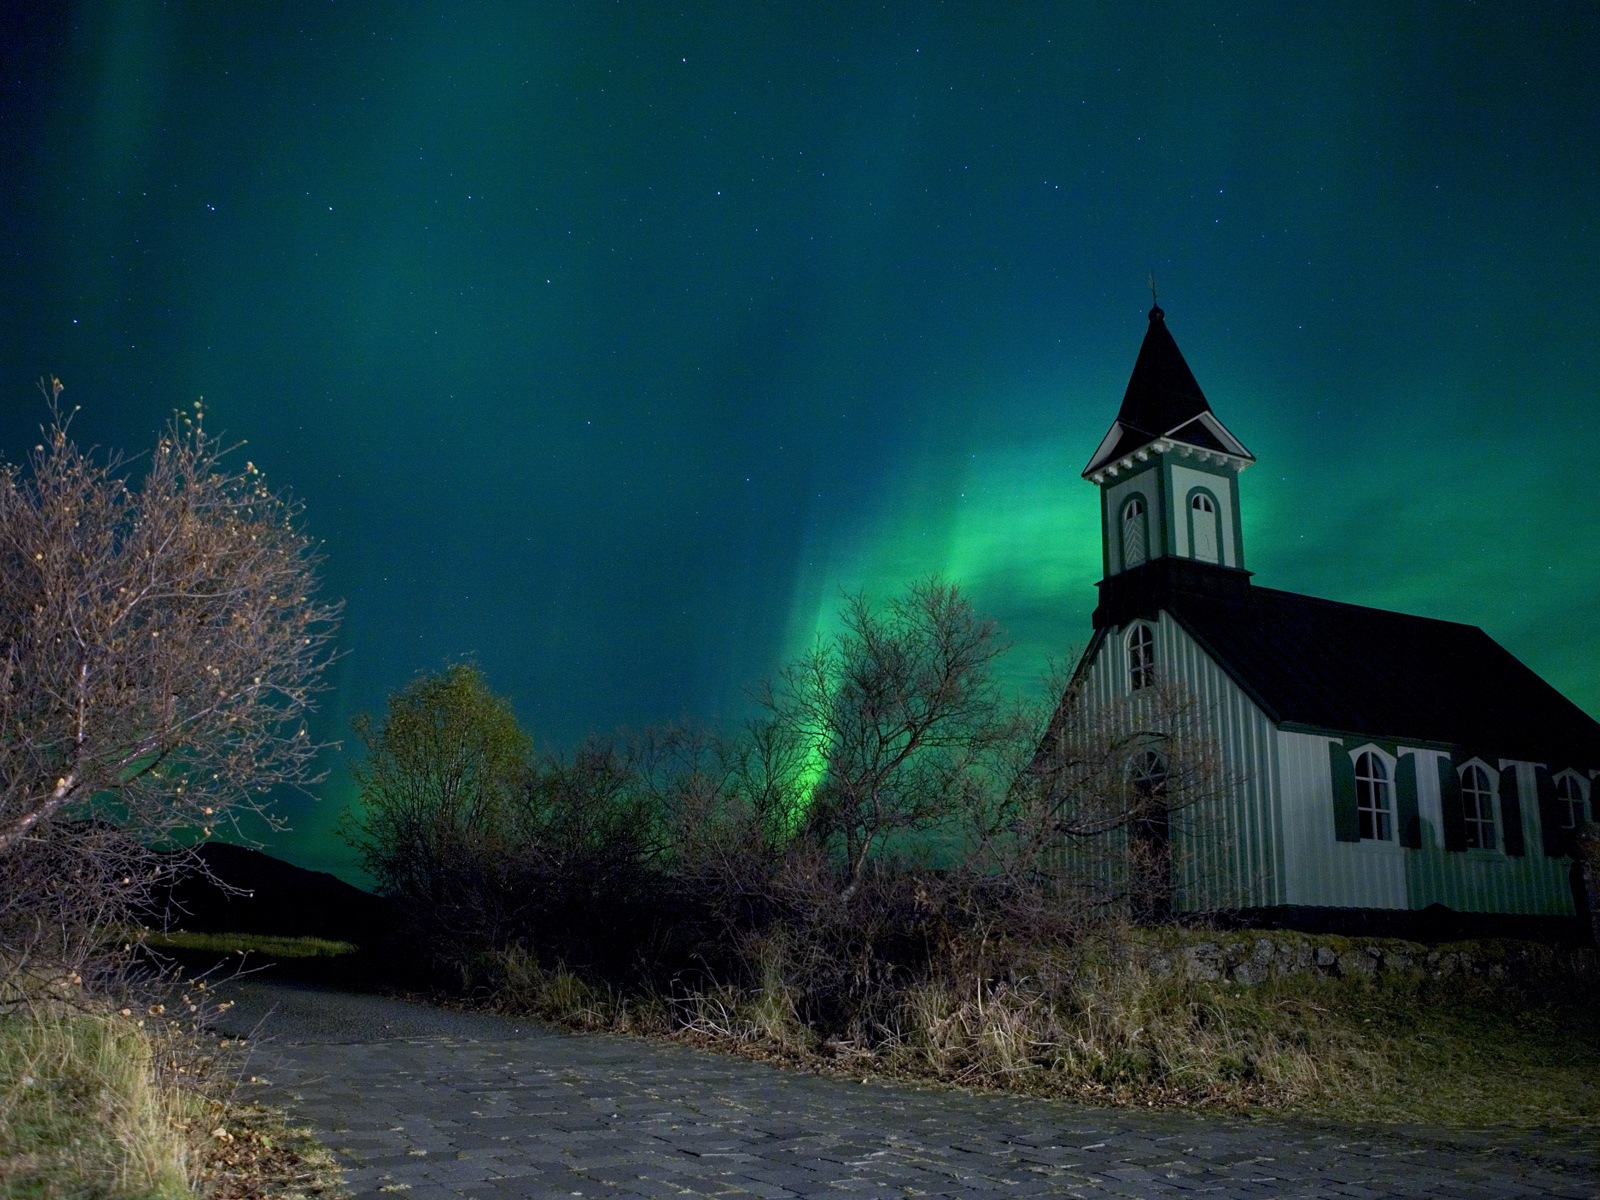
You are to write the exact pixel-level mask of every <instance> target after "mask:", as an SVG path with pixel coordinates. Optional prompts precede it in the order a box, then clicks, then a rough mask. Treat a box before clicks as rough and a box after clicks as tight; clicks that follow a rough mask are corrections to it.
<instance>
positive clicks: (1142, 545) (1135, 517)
mask: <svg viewBox="0 0 1600 1200" xmlns="http://www.w3.org/2000/svg"><path fill="white" fill-rule="evenodd" d="M1149 555H1150V551H1149V538H1148V536H1147V533H1146V528H1145V511H1144V500H1143V498H1142V497H1139V496H1135V497H1133V498H1132V499H1131V500H1129V501H1128V502H1127V503H1126V504H1124V505H1123V506H1122V566H1123V569H1124V570H1126V569H1127V568H1129V567H1137V566H1139V565H1140V564H1141V563H1143V562H1144V561H1145V559H1146V558H1148V557H1149Z"/></svg>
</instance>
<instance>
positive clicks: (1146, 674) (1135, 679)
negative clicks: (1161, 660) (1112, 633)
mask: <svg viewBox="0 0 1600 1200" xmlns="http://www.w3.org/2000/svg"><path fill="white" fill-rule="evenodd" d="M1155 682H1156V638H1155V634H1153V633H1151V632H1150V626H1148V625H1146V624H1144V623H1143V622H1140V623H1139V624H1136V625H1135V626H1134V627H1133V628H1132V629H1130V630H1129V631H1128V684H1129V686H1130V687H1131V688H1132V689H1133V690H1134V691H1136V692H1137V691H1142V690H1143V689H1145V688H1147V687H1153V686H1155Z"/></svg>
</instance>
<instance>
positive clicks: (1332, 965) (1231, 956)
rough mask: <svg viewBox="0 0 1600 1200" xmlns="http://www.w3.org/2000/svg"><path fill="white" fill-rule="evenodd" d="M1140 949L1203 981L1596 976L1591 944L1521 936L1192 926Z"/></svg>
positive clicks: (1159, 969) (1156, 967) (1153, 963)
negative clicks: (1562, 944)
mask: <svg viewBox="0 0 1600 1200" xmlns="http://www.w3.org/2000/svg"><path fill="white" fill-rule="evenodd" d="M1136 957H1138V958H1140V959H1142V960H1143V962H1144V963H1145V965H1146V966H1147V967H1148V968H1149V969H1150V970H1151V971H1152V972H1153V973H1155V974H1156V975H1158V976H1162V977H1167V976H1170V975H1172V974H1173V973H1174V972H1178V973H1181V974H1182V975H1183V977H1185V978H1187V979H1192V980H1196V981H1201V982H1221V981H1227V982H1231V983H1240V984H1258V983H1265V982H1266V981H1267V980H1269V979H1287V978H1291V977H1293V976H1297V975H1313V976H1320V977H1324V978H1335V979H1340V978H1343V979H1348V978H1361V979H1377V978H1379V977H1382V976H1385V975H1395V976H1402V975H1410V976H1413V977H1416V976H1419V975H1420V976H1427V977H1430V978H1433V979H1447V978H1450V977H1452V976H1457V977H1470V978H1478V979H1504V980H1507V981H1509V982H1516V983H1536V982H1541V981H1546V980H1549V981H1555V980H1565V981H1572V982H1576V981H1579V980H1583V979H1592V978H1594V977H1596V976H1597V975H1600V972H1597V970H1596V967H1597V963H1596V956H1595V952H1594V951H1592V950H1560V949H1553V948H1551V947H1549V946H1543V945H1538V944H1533V943H1521V942H1461V943H1456V944H1452V945H1446V946H1426V945H1423V944H1421V943H1419V942H1405V941H1398V940H1394V939H1387V938H1343V937H1332V936H1317V935H1310V934H1287V933H1281V932H1280V933H1255V934H1203V933H1189V934H1186V935H1184V936H1183V937H1182V939H1181V940H1180V941H1178V942H1177V943H1176V944H1174V943H1173V942H1171V941H1167V942H1165V943H1163V944H1157V945H1147V946H1143V947H1140V949H1139V951H1138V952H1137V955H1136Z"/></svg>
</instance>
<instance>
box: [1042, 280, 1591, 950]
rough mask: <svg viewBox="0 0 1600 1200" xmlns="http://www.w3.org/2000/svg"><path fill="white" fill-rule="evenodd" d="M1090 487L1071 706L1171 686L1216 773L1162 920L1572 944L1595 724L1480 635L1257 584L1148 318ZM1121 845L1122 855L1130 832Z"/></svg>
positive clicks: (1211, 424) (1176, 841)
mask: <svg viewBox="0 0 1600 1200" xmlns="http://www.w3.org/2000/svg"><path fill="white" fill-rule="evenodd" d="M1149 318H1150V323H1149V328H1148V330H1147V331H1146V333H1145V337H1144V343H1143V345H1142V346H1141V347H1140V350H1139V357H1138V360H1137V361H1136V362H1135V364H1134V368H1133V375H1132V377H1131V378H1130V379H1129V381H1128V388H1127V392H1126V394H1125V395H1124V397H1123V400H1122V407H1121V409H1120V410H1119V411H1118V413H1117V416H1116V420H1115V421H1114V422H1113V423H1112V425H1111V429H1110V431H1109V432H1108V433H1107V434H1106V435H1105V438H1104V439H1103V440H1102V441H1101V443H1100V446H1099V448H1098V449H1097V450H1096V451H1095V452H1094V456H1093V457H1092V458H1091V459H1090V461H1089V465H1088V466H1087V467H1086V468H1085V469H1084V471H1083V477H1084V478H1085V479H1087V480H1088V481H1090V482H1091V483H1094V484H1095V485H1097V486H1098V488H1099V490H1100V508H1101V531H1102V540H1103V552H1104V553H1103V578H1102V579H1101V581H1100V583H1099V584H1098V587H1099V593H1100V595H1099V604H1098V607H1096V609H1095V611H1094V634H1093V637H1092V639H1091V640H1090V642H1089V644H1088V646H1087V647H1086V649H1085V651H1084V654H1083V657H1082V659H1081V660H1080V661H1079V663H1078V666H1077V670H1076V672H1075V675H1074V683H1073V686H1074V688H1075V689H1076V692H1075V694H1076V696H1077V702H1078V704H1079V706H1080V708H1081V709H1082V710H1083V711H1085V712H1087V713H1091V714H1092V713H1093V712H1095V711H1096V710H1100V711H1106V710H1109V709H1111V708H1113V707H1115V706H1122V708H1124V709H1126V710H1128V711H1137V710H1138V702H1139V698H1140V695H1141V693H1144V692H1145V691H1146V689H1154V688H1156V687H1158V686H1169V687H1175V688H1178V689H1180V690H1181V691H1182V693H1183V694H1185V695H1186V696H1188V697H1190V698H1191V699H1192V702H1193V703H1194V704H1196V705H1198V706H1199V711H1200V713H1201V716H1200V720H1201V721H1202V722H1203V723H1204V724H1205V727H1206V729H1207V733H1208V736H1209V738H1210V740H1211V741H1212V743H1213V744H1214V745H1215V747H1216V753H1217V756H1218V759H1219V761H1220V763H1221V766H1222V769H1221V771H1220V773H1219V779H1220V780H1221V781H1222V782H1221V783H1220V784H1219V795H1218V798H1217V800H1216V802H1215V804H1214V805H1213V806H1212V811H1211V812H1210V813H1209V814H1208V815H1207V817H1206V821H1205V824H1206V836H1207V838H1208V839H1209V845H1208V847H1207V848H1205V849H1204V850H1202V849H1201V848H1200V847H1199V846H1198V845H1191V846H1186V845H1185V844H1184V843H1185V839H1190V840H1193V839H1195V838H1197V837H1198V836H1199V835H1198V831H1197V822H1196V821H1195V820H1189V821H1185V820H1180V819H1177V818H1178V816H1179V814H1176V813H1175V814H1174V819H1173V820H1172V821H1171V822H1170V826H1169V824H1168V822H1167V821H1165V820H1163V821H1162V822H1161V829H1160V837H1161V838H1162V839H1164V840H1165V839H1170V845H1165V846H1164V854H1163V858H1162V860H1161V861H1162V862H1163V863H1164V866H1163V867H1162V870H1163V871H1164V872H1167V873H1169V875H1170V878H1169V879H1167V880H1166V881H1165V882H1164V884H1163V886H1164V887H1166V888H1168V889H1169V891H1168V895H1167V898H1166V901H1165V910H1164V911H1171V912H1173V914H1174V915H1178V916H1182V915H1183V914H1185V913H1188V914H1206V913H1211V914H1214V915H1218V916H1226V917H1229V918H1231V919H1238V920H1241V921H1243V922H1246V923H1252V924H1273V925H1288V926H1293V927H1298V928H1305V929H1312V930H1325V931H1332V932H1352V933H1354V932H1368V933H1387V934H1393V935H1397V936H1424V937H1427V936H1457V935H1488V934H1505V935H1513V934H1533V935H1539V936H1550V935H1554V936H1562V935H1563V934H1564V933H1565V932H1570V931H1571V930H1574V929H1576V928H1578V926H1577V925H1576V923H1575V922H1574V920H1573V918H1574V915H1575V914H1576V913H1577V912H1578V909H1579V904H1580V903H1581V901H1580V900H1575V897H1581V895H1582V887H1581V885H1580V884H1579V883H1578V882H1577V880H1578V878H1579V873H1578V872H1577V871H1575V870H1574V867H1573V858H1574V853H1575V849H1576V846H1577V832H1578V830H1579V829H1580V828H1581V827H1582V826H1583V825H1584V824H1585V823H1586V822H1588V821H1589V820H1591V818H1592V813H1593V810H1592V809H1591V808H1590V804H1591V801H1592V800H1593V799H1597V798H1600V797H1596V796H1595V794H1594V793H1595V789H1596V788H1597V787H1600V723H1597V722H1596V721H1595V720H1594V719H1592V718H1591V717H1590V716H1589V715H1588V714H1587V713H1585V712H1584V711H1583V710H1582V709H1580V708H1579V707H1578V706H1577V705H1576V704H1574V703H1572V701H1570V700H1568V699H1567V698H1566V697H1565V696H1563V695H1561V693H1559V692H1558V691H1556V689H1555V688H1553V687H1551V686H1550V685H1549V684H1548V683H1546V682H1545V681H1544V680H1543V679H1541V678H1540V677H1539V676H1538V675H1536V674H1535V673H1534V672H1533V671H1532V670H1530V669H1529V668H1528V667H1527V666H1525V665H1524V664H1523V663H1521V662H1520V661H1518V660H1517V659H1516V658H1515V657H1514V656H1513V655H1512V654H1511V653H1509V652H1508V651H1507V650H1506V649H1505V648H1504V647H1502V646H1500V645H1499V644H1498V643H1496V642H1495V641H1494V640H1493V639H1492V638H1491V637H1489V636H1488V634H1486V633H1484V632H1483V630H1481V629H1478V628H1476V627H1474V626H1471V625H1461V624H1456V623H1454V622H1450V621H1439V620H1433V619H1430V618H1426V617H1415V616H1409V615H1407V614H1404V613H1397V612H1388V611H1385V610H1382V609H1376V608H1364V607H1361V606H1358V605H1354V604H1344V603H1340V602H1338V601H1334V600H1324V599H1319V598H1316V597H1312V596H1302V595H1297V594H1295V593H1293V592H1285V591H1278V590H1276V589H1273V588H1268V587H1262V586H1260V585H1259V584H1257V583H1256V582H1255V580H1254V579H1253V578H1252V575H1251V572H1250V571H1249V570H1247V569H1246V557H1245V546H1244V531H1243V524H1242V522H1241V520H1240V506H1241V503H1242V498H1241V495H1240V488H1239V482H1240V476H1241V474H1242V473H1243V472H1244V471H1245V469H1246V468H1247V467H1249V466H1250V465H1251V464H1252V463H1253V462H1254V461H1255V459H1254V457H1253V456H1252V455H1251V453H1250V451H1249V450H1247V449H1246V448H1245V446H1244V444H1243V443H1242V442H1241V441H1240V440H1239V439H1238V438H1237V437H1235V436H1234V434H1233V433H1232V432H1231V431H1230V430H1229V429H1228V428H1227V427H1226V426H1224V425H1223V423H1222V422H1221V420H1219V419H1218V417H1217V415H1216V414H1215V413H1214V412H1213V411H1212V409H1211V406H1210V404H1209V403H1207V401H1206V398H1205V395H1204V394H1203V393H1202V392H1201V390H1200V386H1199V384H1198V383H1197V382H1196V381H1195V377H1194V375H1193V373H1192V372H1191V371H1190V369H1189V366H1188V364H1187V363H1186V362H1185V361H1184V358H1183V355H1182V353H1181V352H1180V351H1179V349H1178V346H1177V343H1176V342H1175V341H1174V340H1173V337H1172V334H1171V333H1170V332H1169V331H1168V329H1167V324H1166V317H1165V314H1164V313H1163V312H1162V310H1161V308H1160V307H1159V306H1156V307H1152V308H1151V310H1150V314H1149ZM1125 836H1126V834H1125Z"/></svg>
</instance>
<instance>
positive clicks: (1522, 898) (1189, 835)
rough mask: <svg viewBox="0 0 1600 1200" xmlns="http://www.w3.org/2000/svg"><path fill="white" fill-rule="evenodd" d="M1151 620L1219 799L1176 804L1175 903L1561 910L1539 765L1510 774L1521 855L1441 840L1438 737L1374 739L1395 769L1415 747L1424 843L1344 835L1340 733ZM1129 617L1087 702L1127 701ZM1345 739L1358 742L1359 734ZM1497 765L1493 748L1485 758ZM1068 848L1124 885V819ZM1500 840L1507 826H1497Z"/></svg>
mask: <svg viewBox="0 0 1600 1200" xmlns="http://www.w3.org/2000/svg"><path fill="white" fill-rule="evenodd" d="M1153 624H1154V626H1155V629H1156V669H1157V672H1158V675H1159V677H1160V679H1161V680H1163V681H1165V682H1170V683H1172V684H1175V685H1177V686H1178V687H1179V688H1180V689H1181V690H1182V691H1183V693H1185V694H1186V695H1188V696H1189V697H1191V698H1192V699H1193V702H1194V703H1195V704H1197V705H1198V706H1199V709H1200V713H1201V715H1202V716H1203V717H1204V719H1205V720H1206V721H1207V722H1208V723H1209V725H1210V727H1211V729H1212V731H1213V734H1214V738H1215V751H1216V753H1217V755H1218V758H1219V761H1220V766H1221V776H1222V787H1221V788H1220V789H1219V791H1220V794H1219V796H1218V797H1217V798H1216V800H1215V801H1214V802H1212V803H1209V804H1199V805H1196V806H1195V807H1193V808H1190V809H1187V810H1183V811H1180V812H1178V813H1175V814H1174V816H1173V821H1172V844H1173V863H1174V904H1175V907H1177V908H1178V909H1179V910H1180V911H1189V912H1199V911H1214V910H1219V909H1235V908H1257V907H1261V908H1266V907H1273V906H1277V905H1297V906H1298V905H1305V906H1316V907H1337V908H1380V909H1423V908H1427V907H1428V906H1429V905H1431V904H1443V905H1446V906H1448V907H1449V908H1452V909H1455V910H1456V911H1458V912H1503V913H1519V914H1530V915H1568V914H1570V913H1571V912H1572V911H1573V905H1572V891H1571V887H1570V884H1569V882H1568V879H1569V867H1570V864H1569V862H1568V860H1567V859H1566V858H1547V857H1546V856H1545V855H1544V854H1543V853H1542V850H1541V847H1542V844H1543V843H1542V840H1541V838H1540V836H1539V829H1538V816H1537V814H1538V798H1537V795H1536V792H1535V779H1534V774H1533V769H1532V767H1531V766H1530V765H1528V764H1516V763H1507V764H1505V765H1504V766H1503V767H1501V768H1500V769H1502V770H1512V771H1516V772H1517V778H1518V795H1519V796H1520V798H1521V801H1522V813H1521V823H1522V831H1523V840H1524V843H1525V845H1526V848H1527V852H1526V853H1525V854H1524V855H1521V856H1516V855H1507V854H1505V853H1503V851H1502V850H1499V849H1497V850H1492V851H1490V850H1467V851H1450V850H1446V849H1445V845H1444V832H1443V812H1442V807H1441V798H1440V792H1439V776H1438V770H1437V768H1436V767H1435V762H1436V761H1437V760H1438V759H1439V758H1441V757H1443V758H1445V759H1446V761H1448V755H1444V754H1443V753H1442V752H1441V751H1439V750H1437V749H1427V748H1420V747H1412V746H1407V745H1405V744H1403V743H1402V744H1401V745H1400V746H1398V747H1377V749H1379V750H1380V751H1381V752H1383V753H1384V755H1385V758H1386V759H1387V761H1388V762H1389V764H1390V766H1391V767H1393V766H1394V765H1395V764H1396V762H1397V761H1398V760H1397V758H1396V757H1395V755H1394V754H1391V753H1390V752H1389V751H1390V750H1397V751H1398V754H1399V756H1401V757H1404V756H1408V755H1413V756H1415V761H1416V767H1417V812H1418V818H1419V824H1420V827H1421V836H1422V845H1421V847H1420V848H1419V849H1408V848H1406V847H1403V846H1401V845H1400V843H1399V841H1398V837H1397V839H1396V840H1395V841H1392V842H1374V841H1357V842H1341V841H1339V840H1338V838H1337V836H1336V835H1335V830H1334V803H1333V781H1332V778H1331V772H1330V768H1329V760H1328V755H1329V744H1330V743H1331V742H1338V740H1339V739H1337V738H1333V737H1330V736H1322V735H1317V734H1310V733H1299V732H1292V731H1288V730H1281V729H1278V728H1276V727H1275V726H1274V725H1273V724H1272V723H1271V722H1270V721H1269V720H1268V719H1267V717H1266V715H1265V714H1264V713H1262V712H1261V710H1260V709H1259V708H1257V707H1256V706H1255V704H1254V703H1253V702H1252V701H1251V700H1250V698H1249V697H1248V696H1246V695H1245V694H1244V693H1243V692H1242V691H1241V690H1240V689H1239V688H1238V686H1237V685H1236V684H1234V682H1233V680H1232V679H1230V678H1229V677H1228V675H1227V674H1226V673H1225V672H1223V671H1222V669H1221V668H1220V667H1218V666H1217V665H1216V663H1215V662H1213V661H1212V660H1211V658H1210V657H1209V656H1208V655H1207V654H1206V653H1205V652H1204V651H1203V650H1201V649H1200V647H1199V646H1197V645H1196V644H1195V643H1194V641H1193V640H1192V639H1191V638H1190V637H1189V636H1188V634H1186V633H1185V632H1184V630H1183V629H1182V627H1181V626H1179V625H1178V624H1177V623H1176V622H1175V621H1173V620H1172V618H1171V617H1170V616H1168V615H1167V614H1166V613H1162V614H1161V615H1160V619H1159V620H1158V621H1156V622H1154V623H1153ZM1126 633H1127V629H1126V628H1125V627H1124V628H1121V629H1116V630H1109V631H1107V636H1106V638H1105V639H1104V640H1103V641H1102V642H1101V644H1100V646H1099V648H1098V651H1097V652H1096V654H1095V658H1094V661H1093V662H1092V663H1090V664H1088V666H1087V667H1086V668H1085V670H1084V674H1083V676H1082V679H1083V685H1084V695H1083V703H1084V705H1085V708H1086V711H1088V712H1095V711H1100V712H1104V711H1108V710H1112V709H1115V708H1117V707H1118V706H1123V707H1127V706H1129V705H1130V698H1131V692H1130V689H1129V685H1128V670H1127V666H1128V664H1127V650H1126V646H1125V643H1124V640H1123V639H1124V635H1125V634H1126ZM1346 748H1347V749H1350V750H1354V749H1357V748H1358V747H1357V746H1356V745H1355V743H1354V742H1351V743H1349V744H1348V745H1347V747H1346ZM1484 761H1486V762H1488V763H1489V766H1490V769H1491V771H1493V769H1494V767H1495V765H1496V764H1497V763H1498V762H1499V760H1494V759H1487V758H1486V759H1485V760H1484ZM1093 840H1094V842H1095V844H1094V845H1093V846H1092V847H1091V846H1088V845H1086V844H1084V843H1079V844H1078V845H1077V846H1067V847H1064V848H1063V850H1062V855H1061V860H1060V861H1061V865H1062V867H1063V869H1064V871H1065V872H1066V874H1067V875H1068V877H1073V876H1074V874H1075V875H1076V878H1078V879H1080V880H1084V881H1086V882H1087V881H1090V880H1092V881H1093V886H1095V887H1098V888H1102V889H1107V890H1113V891H1120V890H1122V887H1123V886H1124V885H1125V883H1126V880H1125V878H1124V877H1123V874H1122V873H1121V872H1122V868H1121V863H1122V861H1123V858H1122V850H1123V848H1124V847H1125V845H1126V838H1125V834H1124V833H1123V831H1121V830H1118V831H1115V832H1113V833H1111V834H1108V835H1105V836H1104V837H1102V838H1097V839H1093ZM1500 842H1501V846H1502V847H1503V845H1504V833H1503V831H1502V834H1501V838H1500Z"/></svg>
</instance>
